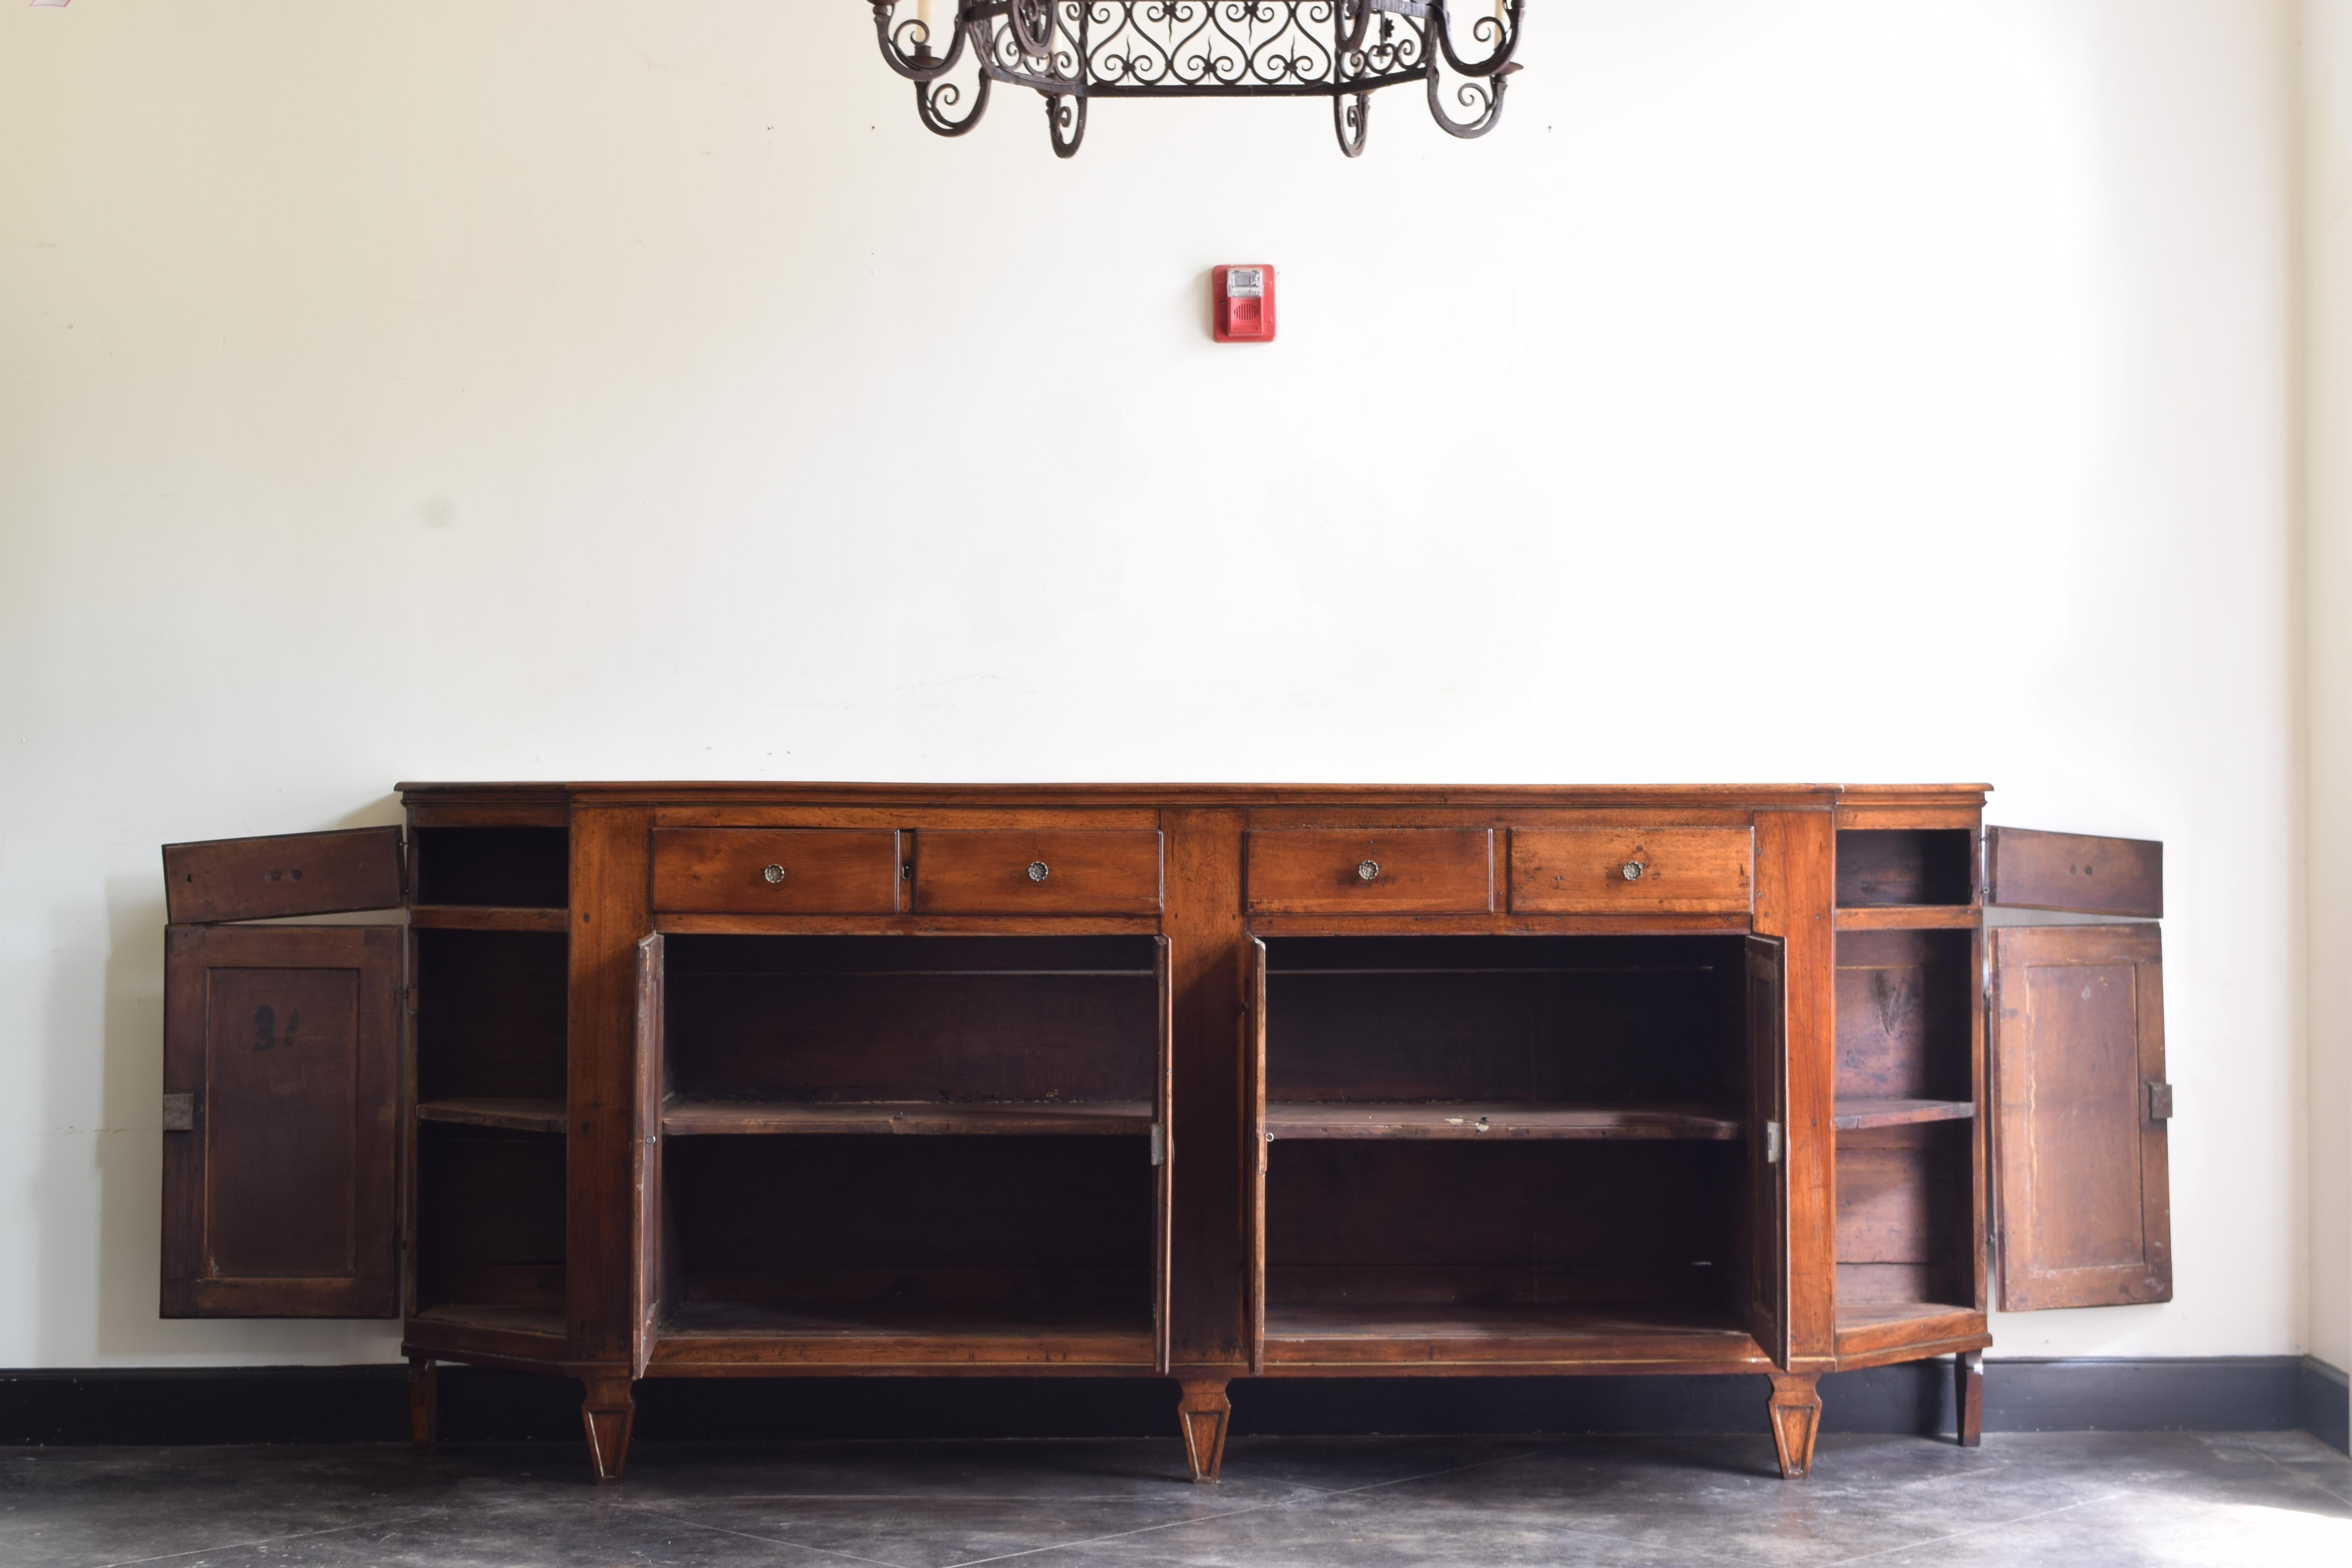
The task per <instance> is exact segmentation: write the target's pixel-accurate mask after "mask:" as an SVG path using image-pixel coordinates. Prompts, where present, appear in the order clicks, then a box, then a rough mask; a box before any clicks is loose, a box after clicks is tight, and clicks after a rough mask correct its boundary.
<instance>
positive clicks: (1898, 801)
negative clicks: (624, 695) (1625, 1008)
mask: <svg viewBox="0 0 2352 1568" xmlns="http://www.w3.org/2000/svg"><path fill="white" fill-rule="evenodd" d="M396 787H397V788H398V790H399V791H400V794H401V795H402V798H403V799H404V801H405V802H406V803H407V804H410V805H457V804H461V803H485V804H506V805H520V804H526V803H531V804H539V803H548V804H553V803H568V804H575V805H677V804H687V805H727V804H734V805H981V806H1011V805H1045V806H1090V805H1100V806H1129V807H1135V806H1195V807H1198V806H1285V805H1287V806H1349V805H1360V806H1371V807H1389V806H1392V807H1420V808H1432V807H1446V806H1454V807H1466V808H1476V807H1501V808H1508V807H1513V806H1550V807H1560V806H1593V807H1604V808H1605V807H1612V806H1617V807H1635V808H1642V807H1658V806H1715V807H1718V808H1721V807H1731V808H1741V807H1747V808H1770V809H1789V808H1805V807H1812V808H1823V807H1829V806H1833V805H1838V804H1840V803H1841V802H1843V803H1845V804H1847V805H1947V806H1949V805H1982V804H1983V803H1984V797H1985V795H1987V794H1988V793H1989V792H1990V790H1991V788H1992V786H1991V785H1990V784H872V783H869V784H847V783H803V782H788V781H775V782H769V783H752V782H706V783H659V782H593V783H561V784H559V783H542V784H520V783H518V784H424V783H404V784H399V785H397V786H396Z"/></svg>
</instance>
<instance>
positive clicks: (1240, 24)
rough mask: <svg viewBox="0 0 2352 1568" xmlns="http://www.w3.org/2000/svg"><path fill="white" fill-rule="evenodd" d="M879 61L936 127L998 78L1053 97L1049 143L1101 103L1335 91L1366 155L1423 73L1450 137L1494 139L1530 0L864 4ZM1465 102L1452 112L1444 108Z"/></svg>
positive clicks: (959, 118)
mask: <svg viewBox="0 0 2352 1568" xmlns="http://www.w3.org/2000/svg"><path fill="white" fill-rule="evenodd" d="M866 3H867V4H868V5H871V6H872V7H873V10H874V32H875V36H876V37H877V38H878V39H879V40H880V41H881V45H882V58H883V59H884V60H885V61H886V62H887V63H888V65H889V67H890V68H891V69H892V70H894V71H897V72H898V74H899V75H900V76H902V77H905V78H906V79H908V81H911V82H913V83H914V84H915V112H916V113H917V114H918V115H919V117H920V118H921V120H922V122H923V125H924V127H925V129H927V130H929V131H931V132H935V133H937V134H939V135H941V136H961V135H962V134H964V132H968V131H970V130H971V128H972V127H973V126H975V125H977V124H979V123H980V118H981V116H982V114H984V113H986V112H987V110H988V96H989V91H990V89H991V88H992V86H993V85H994V84H995V83H997V82H1003V83H1004V84H1005V85H1006V86H1008V87H1025V88H1031V89H1034V90H1035V91H1036V92H1037V94H1038V95H1039V96H1040V97H1041V98H1043V99H1044V100H1045V124H1046V130H1047V132H1048V133H1049V134H1050V135H1051V136H1052V138H1053V143H1054V151H1055V153H1057V154H1058V155H1060V156H1062V157H1065V158H1067V157H1069V156H1070V155H1071V154H1072V153H1076V151H1077V150H1078V144H1079V143H1080V142H1083V141H1084V140H1085V139H1086V134H1087V102H1088V100H1093V99H1097V98H1328V99H1329V100H1331V123H1332V129H1333V131H1334V132H1336V133H1337V135H1338V136H1339V151H1341V152H1342V153H1346V154H1347V155H1348V156H1349V157H1350V158H1353V157H1355V156H1356V155H1357V154H1359V153H1361V152H1363V150H1364V138H1365V134H1366V132H1367V129H1368V123H1369V121H1370V114H1371V101H1372V94H1373V93H1375V92H1378V91H1379V90H1380V89H1382V88H1384V87H1397V86H1401V85H1402V84H1404V83H1407V82H1421V83H1423V84H1425V86H1426V89H1427V91H1428V94H1429V112H1430V114H1431V115H1432V116H1433V118H1434V119H1435V120H1436V121H1437V123H1438V125H1439V127H1440V128H1441V129H1443V130H1444V131H1445V132H1447V133H1448V134H1449V135H1454V136H1462V137H1471V136H1484V135H1485V134H1486V132H1489V131H1492V130H1493V129H1494V128H1495V121H1496V120H1497V119H1498V118H1500V117H1501V115H1502V112H1503V89H1504V88H1505V87H1506V86H1507V82H1508V79H1509V78H1510V75H1511V73H1512V72H1514V71H1516V70H1517V69H1518V65H1517V62H1515V61H1514V60H1513V59H1512V58H1511V57H1512V56H1513V54H1515V53H1516V52H1517V49H1518V46H1519V27H1520V25H1521V23H1522V21H1523V20H1524V19H1525V17H1526V15H1527V0H1491V3H1489V0H866ZM1449 102H1450V103H1451V104H1452V105H1453V106H1454V108H1457V109H1459V110H1462V111H1463V112H1462V118H1459V119H1457V118H1455V117H1454V114H1453V113H1451V112H1449V110H1448V107H1447V106H1448V103H1449Z"/></svg>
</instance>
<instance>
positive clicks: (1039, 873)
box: [1029, 860, 1053, 882]
mask: <svg viewBox="0 0 2352 1568" xmlns="http://www.w3.org/2000/svg"><path fill="white" fill-rule="evenodd" d="M1052 874H1053V872H1052V868H1050V867H1048V866H1047V865H1046V864H1045V862H1044V861H1043V860H1032V861H1030V862H1029V879H1030V880H1031V881H1033V882H1042V881H1044V880H1045V879H1046V878H1047V877H1049V876H1051V875H1052Z"/></svg>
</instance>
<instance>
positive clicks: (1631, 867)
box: [1624, 860, 1649, 882]
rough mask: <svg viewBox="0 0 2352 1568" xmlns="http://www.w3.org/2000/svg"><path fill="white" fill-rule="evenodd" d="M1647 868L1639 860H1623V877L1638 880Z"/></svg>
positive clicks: (1630, 880)
mask: <svg viewBox="0 0 2352 1568" xmlns="http://www.w3.org/2000/svg"><path fill="white" fill-rule="evenodd" d="M1648 869H1649V868H1648V867H1647V866H1644V865H1643V864H1642V863H1641V862H1640V861H1639V860H1628V861H1626V862H1625V872H1624V876H1625V879H1626V880H1627V881H1629V882H1638V881H1640V880H1641V879H1642V873H1643V872H1644V871H1646V870H1648Z"/></svg>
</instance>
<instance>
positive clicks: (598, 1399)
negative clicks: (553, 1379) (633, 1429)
mask: <svg viewBox="0 0 2352 1568" xmlns="http://www.w3.org/2000/svg"><path fill="white" fill-rule="evenodd" d="M581 1382H582V1383H583V1384H586V1385H587V1388H588V1397H587V1399H586V1400H585V1401H584V1402H583V1404H582V1405H581V1406H580V1421H581V1425H583V1426H585V1427H587V1428H588V1460H589V1462H590V1463H591V1464H593V1465H594V1466H595V1467H596V1479H598V1480H600V1481H617V1480H619V1479H621V1471H622V1468H624V1467H625V1466H626V1465H627V1464H628V1462H629V1426H630V1424H631V1423H632V1422H634V1421H635V1419H636V1415H637V1402H636V1401H635V1399H633V1398H631V1397H630V1395H629V1390H630V1389H631V1387H633V1386H634V1385H633V1384H631V1382H630V1380H629V1379H628V1378H627V1377H626V1376H621V1377H585V1378H582V1379H581Z"/></svg>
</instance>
